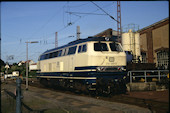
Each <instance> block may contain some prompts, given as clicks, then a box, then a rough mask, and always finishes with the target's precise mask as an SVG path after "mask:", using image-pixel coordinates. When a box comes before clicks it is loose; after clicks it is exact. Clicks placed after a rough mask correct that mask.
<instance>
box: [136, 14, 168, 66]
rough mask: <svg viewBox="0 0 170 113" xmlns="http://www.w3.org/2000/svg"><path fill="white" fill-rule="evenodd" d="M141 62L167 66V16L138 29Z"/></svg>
mask: <svg viewBox="0 0 170 113" xmlns="http://www.w3.org/2000/svg"><path fill="white" fill-rule="evenodd" d="M138 32H139V33H140V47H141V55H142V62H145V63H156V66H157V67H158V68H165V69H166V68H167V67H168V66H169V17H168V18H165V19H163V20H161V21H158V22H156V23H154V24H152V25H150V26H147V27H145V28H143V29H140V30H139V31H138Z"/></svg>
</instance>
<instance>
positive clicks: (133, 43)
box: [122, 29, 141, 62]
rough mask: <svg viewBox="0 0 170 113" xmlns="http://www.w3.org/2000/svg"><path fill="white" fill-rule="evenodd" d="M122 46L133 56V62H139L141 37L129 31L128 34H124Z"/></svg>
mask: <svg viewBox="0 0 170 113" xmlns="http://www.w3.org/2000/svg"><path fill="white" fill-rule="evenodd" d="M122 46H123V49H124V51H128V52H130V53H131V54H132V55H133V61H134V62H139V59H140V56H141V53H140V35H139V33H138V32H134V31H133V30H132V29H129V31H128V32H125V33H122Z"/></svg>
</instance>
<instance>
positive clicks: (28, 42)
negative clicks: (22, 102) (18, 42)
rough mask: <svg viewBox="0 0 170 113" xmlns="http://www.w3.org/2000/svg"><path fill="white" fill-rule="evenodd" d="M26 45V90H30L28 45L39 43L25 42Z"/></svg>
mask: <svg viewBox="0 0 170 113" xmlns="http://www.w3.org/2000/svg"><path fill="white" fill-rule="evenodd" d="M25 43H26V52H27V53H26V60H27V61H26V90H28V43H30V44H31V43H38V41H32V42H25Z"/></svg>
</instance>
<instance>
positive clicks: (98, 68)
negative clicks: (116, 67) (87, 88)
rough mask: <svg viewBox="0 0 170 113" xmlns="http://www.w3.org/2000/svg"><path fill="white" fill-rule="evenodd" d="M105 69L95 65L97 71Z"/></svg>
mask: <svg viewBox="0 0 170 113" xmlns="http://www.w3.org/2000/svg"><path fill="white" fill-rule="evenodd" d="M105 69H106V68H105V67H97V68H96V70H97V71H105Z"/></svg>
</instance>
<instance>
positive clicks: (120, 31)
mask: <svg viewBox="0 0 170 113" xmlns="http://www.w3.org/2000/svg"><path fill="white" fill-rule="evenodd" d="M121 35H122V29H121V8H120V1H117V36H118V39H117V40H118V42H120V43H121Z"/></svg>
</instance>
